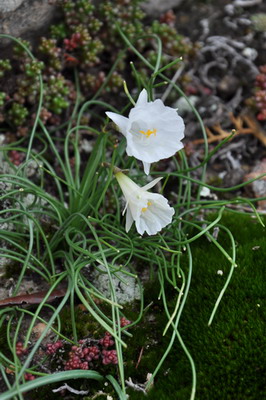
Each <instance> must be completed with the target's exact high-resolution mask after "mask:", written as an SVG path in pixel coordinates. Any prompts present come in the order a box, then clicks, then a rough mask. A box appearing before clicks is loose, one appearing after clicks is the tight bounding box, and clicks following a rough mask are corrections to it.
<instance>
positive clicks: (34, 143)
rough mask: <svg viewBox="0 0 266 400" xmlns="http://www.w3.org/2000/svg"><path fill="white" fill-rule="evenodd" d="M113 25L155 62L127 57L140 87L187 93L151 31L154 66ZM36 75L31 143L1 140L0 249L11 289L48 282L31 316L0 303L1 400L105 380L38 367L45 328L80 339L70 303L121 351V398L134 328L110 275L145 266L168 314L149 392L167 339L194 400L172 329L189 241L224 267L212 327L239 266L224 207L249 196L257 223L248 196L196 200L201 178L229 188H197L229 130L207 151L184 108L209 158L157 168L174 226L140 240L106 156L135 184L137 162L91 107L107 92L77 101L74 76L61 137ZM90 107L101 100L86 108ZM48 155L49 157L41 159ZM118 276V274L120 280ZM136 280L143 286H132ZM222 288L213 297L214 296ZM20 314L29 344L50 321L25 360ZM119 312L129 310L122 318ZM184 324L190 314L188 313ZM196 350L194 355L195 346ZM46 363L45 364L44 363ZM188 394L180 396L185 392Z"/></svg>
mask: <svg viewBox="0 0 266 400" xmlns="http://www.w3.org/2000/svg"><path fill="white" fill-rule="evenodd" d="M117 31H118V32H119V34H120V35H121V37H122V38H123V39H124V41H125V47H126V48H127V47H129V48H130V49H131V50H132V51H134V52H135V54H136V56H137V57H138V58H139V60H140V61H142V62H143V64H144V65H145V67H146V68H149V69H150V70H151V76H149V77H147V79H146V80H143V77H142V76H141V75H140V74H139V73H138V71H137V69H136V68H135V66H134V65H133V64H131V67H132V70H133V72H134V75H135V77H136V81H137V82H136V86H140V85H142V86H145V87H146V89H147V90H148V92H149V93H150V95H151V96H152V94H153V91H154V88H158V87H160V86H162V85H163V84H165V83H164V82H165V81H166V82H168V83H169V84H170V86H171V88H172V89H173V90H175V91H176V92H177V93H178V94H179V95H182V96H184V93H183V92H182V90H181V89H180V88H179V87H178V86H177V85H176V84H174V83H172V82H171V80H170V79H168V78H167V77H166V76H165V75H164V71H165V70H167V68H169V67H172V66H173V65H174V64H175V63H177V62H178V60H174V61H172V62H171V63H169V64H168V65H166V66H161V58H162V52H161V49H162V46H161V41H160V39H159V38H157V43H158V52H157V58H156V62H155V65H152V64H151V63H150V62H149V61H147V60H146V59H145V57H143V55H141V54H140V53H139V52H138V50H137V49H136V48H135V47H134V45H133V44H132V43H131V42H130V41H129V39H128V38H127V37H126V35H125V34H124V32H123V31H122V30H121V28H120V27H119V26H117ZM16 41H17V40H16ZM22 46H24V48H25V45H23V44H22ZM26 51H27V52H28V54H29V55H30V57H31V58H32V59H34V56H33V55H32V54H31V52H30V51H29V50H28V49H26ZM125 51H126V50H125ZM38 77H39V82H40V88H41V92H40V99H39V106H38V112H37V115H36V119H35V123H34V126H33V129H32V132H31V135H30V137H29V138H28V141H26V139H22V140H20V141H19V142H17V143H12V144H5V145H4V146H2V148H1V151H2V152H3V155H4V158H5V160H6V162H7V163H9V165H10V168H11V172H10V173H4V174H2V175H1V179H2V181H3V183H5V185H6V189H5V192H4V194H3V195H2V196H1V198H0V200H1V201H6V200H8V204H9V206H8V207H7V209H4V210H2V211H0V215H1V216H2V219H3V221H4V222H5V223H6V224H9V229H8V228H6V227H5V228H3V229H2V232H0V239H1V240H2V241H3V243H4V246H3V247H2V248H1V254H2V255H3V256H5V257H6V258H8V259H10V260H12V262H16V263H17V264H18V266H19V273H18V274H17V276H16V277H15V278H16V286H15V290H14V294H16V293H17V292H18V291H19V290H20V286H21V282H22V281H23V280H24V279H25V278H27V276H28V275H29V274H32V275H34V276H35V277H38V279H39V280H40V282H42V283H43V282H44V283H46V285H47V286H48V287H49V290H48V291H47V294H46V295H45V297H44V298H43V299H42V301H41V302H40V304H39V305H38V306H37V309H36V311H35V312H34V313H32V312H29V311H28V310H26V309H23V308H21V307H18V308H16V309H15V308H12V307H6V308H4V309H2V310H1V314H0V315H1V320H0V323H1V329H2V330H3V329H6V339H7V349H5V350H3V351H1V353H0V358H1V362H2V367H1V372H2V375H3V380H4V381H5V384H6V387H7V390H6V392H4V393H3V394H2V397H1V399H2V400H7V399H10V398H15V399H23V398H24V395H23V393H25V392H28V391H30V390H34V389H38V388H39V387H41V386H43V385H45V386H47V385H50V384H52V383H55V382H60V381H62V380H63V381H70V380H71V379H77V378H84V379H85V380H89V379H95V380H98V381H102V380H103V379H104V376H103V374H99V373H98V372H97V371H93V370H88V371H81V370H76V371H75V370H73V371H65V372H55V371H53V372H54V373H53V374H47V373H46V372H43V371H40V370H39V369H38V363H36V359H37V358H38V357H40V354H39V349H40V345H41V343H42V341H43V339H44V338H45V336H46V334H47V332H48V331H49V329H51V330H52V331H53V332H54V334H55V337H56V339H57V338H64V339H65V340H68V341H69V342H70V343H72V342H74V343H78V340H79V339H80V337H79V331H78V324H77V317H78V315H77V313H76V311H75V310H76V308H75V304H76V303H77V301H78V302H79V303H81V304H82V305H83V307H84V309H85V310H86V311H87V312H89V313H90V315H91V317H92V318H94V319H95V321H96V322H97V324H98V325H99V326H100V327H101V329H103V330H105V331H108V332H109V333H110V334H111V335H112V336H113V338H114V340H115V346H116V352H117V356H118V368H117V371H116V372H115V373H114V374H113V375H110V374H108V375H107V376H106V377H105V379H108V380H109V382H110V383H111V385H112V386H113V390H114V391H115V392H116V393H117V395H118V397H119V399H121V400H124V399H126V379H127V376H126V372H125V370H124V355H125V354H126V353H125V352H126V350H125V349H126V348H127V347H128V345H127V343H128V342H129V340H130V339H129V338H130V336H131V333H130V330H129V331H127V330H125V329H123V328H121V326H120V318H121V317H122V316H124V309H123V307H122V306H121V305H120V304H119V303H118V301H117V296H116V290H115V284H114V279H113V278H114V277H117V276H119V277H120V278H119V279H124V280H125V281H126V279H127V276H131V277H135V279H136V280H138V275H139V274H140V272H141V270H142V269H143V268H147V266H148V268H149V270H150V274H151V275H152V276H156V279H157V282H158V288H159V289H158V293H157V294H158V297H159V299H160V309H161V310H163V311H164V313H165V316H166V317H165V320H164V322H163V326H162V327H161V328H162V335H163V337H162V339H161V342H160V356H159V357H157V362H156V365H153V371H148V372H152V376H151V377H150V379H149V382H148V383H147V385H146V388H145V389H148V388H149V387H151V386H152V384H153V382H154V380H155V379H157V378H158V377H160V374H162V370H163V368H164V367H165V365H166V364H165V361H166V359H167V358H169V357H170V358H171V357H172V356H173V355H174V350H173V349H174V348H175V347H174V346H175V342H179V343H180V346H181V348H182V350H183V352H184V354H185V356H186V357H187V360H188V362H189V365H190V369H191V375H190V377H189V378H188V380H187V381H186V385H188V384H189V383H188V382H190V386H191V387H190V389H189V394H188V396H189V397H190V399H191V400H193V399H194V398H195V393H196V377H197V374H196V367H195V362H194V361H193V358H192V355H191V353H190V350H188V348H189V347H190V340H189V339H188V337H187V335H184V334H183V332H181V329H182V328H181V326H180V328H179V325H180V321H183V317H182V319H181V316H182V315H183V311H184V310H186V309H188V306H186V307H185V304H186V301H187V299H188V298H189V296H188V295H189V292H190V286H191V281H192V279H193V276H194V275H193V273H192V272H193V269H194V270H195V269H197V257H195V256H194V247H195V244H196V242H197V241H198V240H200V241H201V242H200V243H203V238H206V237H207V238H208V239H209V240H210V243H209V242H206V243H207V248H206V249H205V258H204V261H205V260H206V253H207V251H210V249H211V252H213V251H214V254H215V260H217V259H218V258H219V259H222V260H223V261H221V263H222V265H223V269H224V271H226V272H225V278H224V281H223V285H221V286H219V287H217V298H216V299H215V298H212V310H211V309H210V308H211V307H209V309H208V312H209V318H208V321H206V322H205V323H206V324H207V325H208V324H209V325H211V323H212V321H213V320H214V317H215V314H216V312H217V309H218V307H221V304H223V302H221V300H222V297H223V295H224V292H225V289H226V288H227V287H228V285H229V282H230V280H231V278H232V276H233V271H234V270H235V269H236V266H237V260H236V248H237V245H236V240H235V237H234V235H233V234H232V233H231V231H230V230H229V229H228V228H226V227H225V226H224V225H223V224H221V219H222V216H223V213H224V211H225V209H226V208H229V206H230V204H232V203H234V204H242V203H245V204H248V205H249V206H250V210H251V212H252V213H253V214H254V215H255V216H256V217H257V219H258V221H259V222H260V223H261V224H262V225H263V222H262V220H261V218H260V216H259V214H258V213H257V212H256V210H255V207H254V205H253V203H254V202H255V201H254V200H248V199H244V198H235V199H231V200H230V203H229V202H228V201H226V200H225V201H223V200H205V201H203V200H202V199H201V198H200V192H201V188H202V187H203V186H206V187H209V188H210V189H212V190H213V191H215V190H216V191H220V192H221V193H222V192H226V191H227V192H228V191H230V190H234V189H236V188H237V187H233V188H226V189H223V188H215V187H212V186H210V185H206V184H205V169H206V165H207V162H208V160H209V159H210V158H211V157H212V155H213V154H214V153H215V152H216V151H217V150H218V149H219V148H220V147H221V146H222V145H224V144H226V142H227V140H229V138H228V139H226V140H224V141H223V142H221V143H220V144H219V145H218V146H217V147H216V148H215V149H214V150H213V151H212V152H209V151H208V143H207V140H206V133H205V130H204V126H203V123H202V121H201V119H200V116H199V114H198V113H197V111H196V110H195V109H194V107H193V106H191V107H192V109H193V111H194V113H195V115H196V117H197V118H198V120H199V122H200V125H201V128H202V134H203V137H204V139H205V154H204V159H203V160H202V162H201V163H200V164H199V165H198V166H196V167H193V168H190V167H189V164H188V160H187V158H186V155H185V153H184V152H180V153H179V154H180V157H178V158H177V157H175V158H173V163H174V165H175V169H174V170H173V171H171V172H169V173H166V172H160V175H161V176H163V177H164V178H165V186H164V187H163V188H162V190H168V188H167V181H168V179H171V180H172V181H173V182H174V185H175V186H174V187H175V190H174V193H173V194H172V195H171V197H170V201H171V204H172V206H173V207H174V208H175V210H176V215H175V217H174V219H173V223H172V224H171V226H169V227H168V228H167V229H165V230H164V231H163V232H162V233H161V234H158V235H155V236H144V237H139V235H137V234H136V232H135V231H133V230H132V231H130V232H129V234H126V233H125V230H124V227H123V222H122V217H121V211H122V210H121V205H120V193H119V192H118V187H117V184H116V182H114V180H113V176H112V168H110V169H108V168H106V167H104V164H105V162H108V163H110V164H111V166H114V165H116V166H119V167H121V168H131V167H134V168H135V171H136V179H137V180H138V181H139V182H141V181H142V180H143V173H142V172H141V171H140V169H139V167H138V165H137V163H136V161H134V160H133V161H132V160H131V159H129V158H128V157H125V155H124V150H125V143H124V141H123V140H122V141H121V142H120V143H117V142H116V141H115V140H114V138H113V132H112V131H111V130H109V128H108V126H107V121H106V120H105V119H104V118H103V112H102V114H101V111H99V109H101V110H102V109H103V111H104V110H105V109H107V108H108V109H112V110H113V111H115V112H117V110H116V109H115V108H114V107H110V105H109V104H107V103H105V102H104V101H103V99H96V98H94V99H92V100H88V101H86V102H82V101H81V98H82V97H81V93H80V91H79V85H78V79H77V80H76V90H77V97H76V99H77V100H76V104H75V107H74V109H73V113H72V115H71V117H70V119H69V122H68V124H66V125H64V126H62V127H58V128H57V130H58V131H60V132H61V137H60V135H58V136H56V135H52V134H51V132H50V131H49V130H48V128H47V127H45V125H44V124H43V122H42V121H41V119H40V110H41V107H42V101H43V95H44V92H43V86H42V75H41V71H40V72H39V75H38ZM187 101H188V100H187ZM95 106H97V108H94V107H95ZM128 107H129V103H128V104H126V105H125V108H124V110H126V109H127V108H128ZM88 109H90V110H91V111H92V113H93V118H94V119H93V124H91V126H86V125H82V123H81V121H82V119H83V116H84V114H85V113H86V112H87V110H88ZM60 129H61V130H60ZM87 133H89V134H90V135H91V137H92V138H93V139H92V141H93V150H92V152H91V154H90V156H89V158H88V160H86V161H85V160H84V158H83V155H82V154H81V155H80V146H79V145H80V140H81V138H82V137H83V135H86V134H87ZM232 136H233V133H232V135H231V137H232ZM231 137H230V138H231ZM26 145H27V146H26ZM9 151H17V152H22V153H23V154H24V155H25V158H24V161H23V162H22V163H21V164H20V165H19V166H14V165H12V163H11V162H10V160H9V156H8V155H9ZM47 152H49V153H50V154H48V157H47ZM51 155H52V156H51ZM29 163H35V165H36V169H37V173H36V175H35V176H34V178H33V179H29V178H28V176H27V168H28V166H29ZM199 168H200V169H201V171H202V172H201V178H200V179H199V180H196V179H194V178H193V177H192V175H191V172H192V171H193V170H195V169H199ZM152 174H153V175H157V174H158V173H157V172H156V171H154V170H153V171H152ZM249 182H250V181H249ZM249 182H247V183H249ZM247 183H245V184H247ZM243 185H244V184H243ZM243 185H242V186H243ZM238 187H241V185H239V186H238ZM211 209H212V210H213V209H214V210H218V214H217V215H215V216H213V217H212V218H211V219H209V220H208V219H206V220H203V219H202V218H199V213H200V212H202V211H206V210H211ZM44 216H45V218H44ZM214 227H219V229H220V230H221V232H222V235H221V237H222V239H220V237H219V238H218V239H217V238H215V237H214V236H213V235H212V229H213V228H214ZM206 243H205V246H206ZM214 249H215V250H214ZM207 261H208V263H207ZM209 267H211V263H209V260H206V265H205V267H202V268H205V270H206V271H208V270H209ZM221 268H222V267H221ZM95 269H97V270H99V269H100V270H101V273H105V274H106V275H107V276H108V279H109V285H110V295H109V296H106V295H104V294H103V293H101V292H100V291H99V289H98V288H97V286H96V285H94V284H93V283H92V281H91V280H90V274H89V272H90V271H93V270H95ZM118 273H119V274H118ZM201 273H202V271H201ZM121 274H123V278H122V277H121ZM210 282H211V280H210ZM210 282H209V281H207V282H206V283H205V284H206V285H209V284H210ZM62 284H63V285H64V287H65V295H64V296H63V298H62V299H61V300H60V301H59V303H58V306H57V307H56V308H55V307H54V306H51V305H47V299H48V298H49V295H50V293H51V292H52V291H53V290H54V289H55V288H57V287H58V286H59V285H62ZM139 285H140V288H141V283H140V282H139ZM212 290H213V288H212ZM219 291H220V295H218V294H219ZM140 292H141V301H140V304H139V309H138V311H137V312H136V313H135V317H134V318H133V319H132V323H131V327H133V326H137V325H138V323H139V322H140V321H141V319H142V318H144V317H145V312H146V310H145V303H144V301H145V300H144V296H145V293H144V294H143V290H142V288H141V290H140ZM204 293H205V291H204V290H202V292H201V293H200V294H197V296H196V297H197V304H198V302H199V299H200V298H201V296H202V295H203V294H204ZM66 304H69V307H70V320H71V331H70V330H69V326H68V337H64V335H63V333H62V332H63V329H62V324H63V320H62V319H61V318H60V313H61V312H62V311H63V309H64V307H65V306H66ZM46 307H49V310H52V315H51V317H49V318H48V317H47V314H46V313H45V310H46ZM26 315H31V320H30V323H29V327H28V329H27V330H26V332H25V334H24V335H23V336H24V337H23V342H24V346H25V347H27V346H28V344H29V342H30V341H31V338H32V329H33V327H34V325H35V324H36V322H38V321H42V320H45V321H46V328H45V329H44V331H43V332H42V334H41V335H40V337H39V338H38V339H37V340H36V341H34V342H33V343H32V345H31V348H30V351H29V353H28V355H27V357H26V359H25V360H23V363H22V362H21V360H20V359H19V357H18V356H17V354H16V343H17V341H18V339H19V336H20V332H21V327H22V326H23V320H24V318H25V316H26ZM184 315H185V314H184ZM189 315H192V313H191V314H189ZM126 316H127V317H128V315H126ZM216 320H217V319H216ZM216 320H215V321H216ZM188 321H190V319H189V318H188ZM136 329H137V328H136ZM208 329H210V328H208ZM185 342H186V343H185ZM180 357H181V356H180ZM193 357H195V355H194V354H193ZM43 362H45V360H44V359H43ZM180 365H181V366H180ZM180 365H179V366H180V368H181V369H182V368H183V365H184V368H186V367H185V365H186V362H185V361H184V363H182V364H180ZM5 367H8V368H9V370H11V371H12V374H10V375H9V374H8V373H7V370H6V369H5ZM9 370H8V371H9ZM25 373H31V374H33V375H35V377H36V379H35V380H32V381H30V382H25ZM186 376H187V375H186ZM191 376H192V378H191ZM189 379H191V380H189ZM180 385H181V381H180ZM180 387H182V385H181V386H180ZM185 391H186V393H188V389H187V388H186V389H185ZM94 394H95V391H94V392H92V393H91V395H94Z"/></svg>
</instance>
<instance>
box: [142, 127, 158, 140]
mask: <svg viewBox="0 0 266 400" xmlns="http://www.w3.org/2000/svg"><path fill="white" fill-rule="evenodd" d="M156 132H157V129H148V130H147V131H139V133H142V135H145V136H146V137H147V138H148V137H150V136H151V135H154V136H156Z"/></svg>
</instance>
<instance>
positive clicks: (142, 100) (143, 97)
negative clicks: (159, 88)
mask: <svg viewBox="0 0 266 400" xmlns="http://www.w3.org/2000/svg"><path fill="white" fill-rule="evenodd" d="M147 103H148V93H147V90H146V89H142V91H141V92H140V94H139V97H138V100H137V102H136V106H144V105H146V104H147Z"/></svg>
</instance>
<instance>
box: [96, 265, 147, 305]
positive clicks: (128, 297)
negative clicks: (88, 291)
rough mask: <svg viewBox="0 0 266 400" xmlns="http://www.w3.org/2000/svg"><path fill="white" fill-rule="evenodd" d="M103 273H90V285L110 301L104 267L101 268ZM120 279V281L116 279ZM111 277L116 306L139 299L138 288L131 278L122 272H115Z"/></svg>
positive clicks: (108, 285) (108, 284) (134, 280)
mask: <svg viewBox="0 0 266 400" xmlns="http://www.w3.org/2000/svg"><path fill="white" fill-rule="evenodd" d="M101 269H102V271H103V273H101V272H99V271H97V270H95V271H94V272H93V273H92V276H91V279H92V284H93V285H94V286H95V287H96V288H97V289H98V290H99V291H100V292H101V293H102V294H103V295H104V296H106V297H107V298H109V299H111V295H110V282H109V277H108V274H107V273H106V272H105V268H104V266H101ZM118 276H119V277H120V278H121V280H120V279H119V278H118ZM112 277H113V285H114V289H115V294H116V300H117V303H118V304H126V303H131V302H132V301H134V300H139V299H140V288H139V285H138V282H137V279H135V278H134V277H133V276H129V275H127V274H125V273H123V272H121V271H120V272H117V273H116V276H114V275H113V276H112Z"/></svg>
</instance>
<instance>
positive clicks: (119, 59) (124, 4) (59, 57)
mask: <svg viewBox="0 0 266 400" xmlns="http://www.w3.org/2000/svg"><path fill="white" fill-rule="evenodd" d="M140 2H141V1H140V0H134V1H132V2H130V3H129V2H128V1H126V0H123V1H121V0H115V1H114V2H110V1H108V0H104V1H103V2H101V4H100V5H98V6H95V5H94V4H93V3H92V1H91V0H89V1H88V0H86V1H84V0H77V1H76V0H61V1H60V2H59V7H60V9H61V12H62V14H63V15H62V22H60V23H59V24H56V25H53V26H52V27H51V33H50V37H48V38H47V37H42V38H41V39H40V43H39V45H38V46H37V48H36V49H35V57H34V58H31V57H30V56H29V54H28V53H27V52H26V51H25V49H23V48H22V47H21V46H19V45H15V46H14V54H13V58H12V59H10V60H9V59H5V60H1V61H0V80H1V78H2V79H3V81H2V83H3V85H2V86H3V87H4V91H3V92H1V93H0V122H1V123H2V124H4V126H5V127H6V126H8V128H7V130H11V131H16V133H17V135H18V136H22V135H25V134H26V133H27V132H29V129H30V126H32V125H33V121H34V118H35V113H36V104H37V103H38V96H39V91H40V85H43V104H42V110H41V115H40V117H41V119H42V121H43V123H45V124H49V125H58V124H60V123H62V122H64V121H65V118H66V111H67V110H71V109H72V108H73V107H74V102H75V99H76V96H77V93H76V90H75V88H74V83H73V81H74V70H75V71H76V78H77V77H78V79H79V83H80V88H79V90H81V93H82V95H84V96H86V97H87V96H89V97H92V96H94V95H95V93H96V92H97V91H98V90H99V89H100V88H101V91H102V92H106V94H108V93H109V92H117V91H118V90H119V89H120V88H121V86H122V83H123V79H125V74H129V73H130V71H128V70H127V67H126V66H127V63H125V61H126V57H127V54H126V52H121V48H120V47H121V46H120V40H121V39H120V38H119V34H118V32H117V28H116V24H119V25H120V26H121V27H122V29H123V30H124V32H125V34H126V35H127V37H129V39H133V38H134V40H135V38H137V37H138V36H141V37H142V39H139V40H138V41H136V46H137V48H138V49H139V50H140V51H142V52H143V54H144V55H145V57H146V58H147V59H148V60H149V61H150V62H151V63H153V62H154V60H155V58H156V49H155V47H156V45H154V43H153V42H154V35H157V36H158V37H159V38H160V39H161V40H162V44H163V60H164V62H165V63H168V62H169V60H171V59H172V58H173V57H180V56H184V57H187V56H189V55H191V54H192V53H193V46H192V44H191V43H190V41H189V40H188V39H185V38H184V37H182V36H181V35H179V34H178V33H177V31H176V29H175V28H174V26H173V24H172V22H171V19H169V18H165V19H164V20H162V21H161V22H159V21H155V22H153V23H152V24H151V25H150V26H149V25H148V24H147V23H144V22H143V20H144V16H145V15H144V13H143V11H141V9H140V7H139V3H140ZM145 36H147V37H150V45H149V46H148V47H147V41H146V40H145V39H143V37H145ZM22 43H24V45H25V46H27V47H28V48H30V44H29V43H28V42H26V41H22ZM113 63H115V66H114V68H113V69H112V71H111V72H109V70H110V66H111V65H112V64H113ZM40 73H42V77H43V82H40V80H39V76H40ZM169 73H170V74H171V72H170V71H169ZM8 74H9V75H11V74H12V80H13V84H12V85H9V84H5V80H4V79H6V78H8V76H9V75H8ZM143 74H144V75H145V74H147V70H145V69H144V71H143ZM103 83H104V87H103V86H102V84H103ZM110 99H111V98H110Z"/></svg>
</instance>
